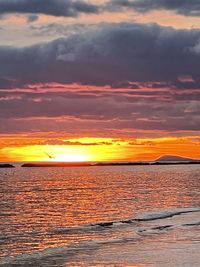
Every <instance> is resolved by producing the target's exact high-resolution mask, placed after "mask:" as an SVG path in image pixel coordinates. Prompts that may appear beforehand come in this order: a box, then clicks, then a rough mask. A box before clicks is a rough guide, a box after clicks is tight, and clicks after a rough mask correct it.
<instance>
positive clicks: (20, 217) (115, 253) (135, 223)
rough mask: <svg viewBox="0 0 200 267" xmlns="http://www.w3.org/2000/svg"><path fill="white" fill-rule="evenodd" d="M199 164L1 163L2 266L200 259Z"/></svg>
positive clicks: (167, 265) (192, 265)
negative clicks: (28, 165)
mask: <svg viewBox="0 0 200 267" xmlns="http://www.w3.org/2000/svg"><path fill="white" fill-rule="evenodd" d="M199 251H200V165H195V166H194V165H181V166H113V167H111V166H101V167H100V166H96V167H68V168H20V167H17V168H15V169H0V266H17V267H18V266H19V267H20V266H23V267H25V266H34V267H40V266H41V267H65V266H132V267H146V266H153V267H160V266H164V267H172V266H173V267H176V266H177V267H179V266H181V267H182V266H186V267H199V266H200V253H199Z"/></svg>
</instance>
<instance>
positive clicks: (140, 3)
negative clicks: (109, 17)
mask: <svg viewBox="0 0 200 267" xmlns="http://www.w3.org/2000/svg"><path fill="white" fill-rule="evenodd" d="M107 6H108V9H109V10H111V11H112V10H116V9H119V8H132V9H134V10H135V11H138V12H149V11H153V10H170V11H174V12H176V13H177V14H181V15H185V16H199V15H200V2H199V1H197V0H112V1H110V2H109V3H108V4H107Z"/></svg>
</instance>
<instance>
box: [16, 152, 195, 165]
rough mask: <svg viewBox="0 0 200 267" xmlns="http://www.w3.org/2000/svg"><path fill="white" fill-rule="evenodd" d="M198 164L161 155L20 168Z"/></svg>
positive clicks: (51, 163) (52, 163)
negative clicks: (142, 158) (134, 159)
mask: <svg viewBox="0 0 200 267" xmlns="http://www.w3.org/2000/svg"><path fill="white" fill-rule="evenodd" d="M179 164H200V160H198V159H192V158H187V157H181V156H176V155H163V156H160V157H159V158H157V159H155V160H154V161H126V162H120V161H119V162H52V161H49V162H29V163H24V164H22V165H21V167H84V166H85V167H87V166H128V165H135V166H136V165H179Z"/></svg>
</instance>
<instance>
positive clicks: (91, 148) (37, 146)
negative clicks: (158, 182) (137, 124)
mask: <svg viewBox="0 0 200 267" xmlns="http://www.w3.org/2000/svg"><path fill="white" fill-rule="evenodd" d="M0 137H1V138H0V161H2V162H3V161H13V162H14V161H15V162H21V161H31V162H88V161H90V162H97V161H130V160H133V161H134V160H136V161H137V160H153V159H155V158H158V157H159V156H161V155H180V156H183V157H191V158H200V149H199V147H200V141H199V137H198V136H189V137H162V138H140V139H138V138H124V139H112V138H93V137H91V138H83V137H82V138H74V139H67V138H63V137H62V138H61V137H60V138H59V137H58V138H49V139H47V138H46V139H45V138H43V137H35V136H31V135H30V136H28V137H27V136H19V135H16V136H15V135H13V136H10V137H5V136H1V135H0Z"/></svg>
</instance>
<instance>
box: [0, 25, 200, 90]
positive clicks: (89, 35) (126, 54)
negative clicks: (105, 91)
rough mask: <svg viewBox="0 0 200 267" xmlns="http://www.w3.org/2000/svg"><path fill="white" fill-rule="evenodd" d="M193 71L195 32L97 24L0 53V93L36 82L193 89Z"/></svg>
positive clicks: (199, 63) (198, 53)
mask: <svg viewBox="0 0 200 267" xmlns="http://www.w3.org/2000/svg"><path fill="white" fill-rule="evenodd" d="M199 69H200V30H175V29H173V28H167V27H166V28H165V27H161V26H158V25H156V24H149V25H143V24H136V23H119V24H102V25H99V26H94V27H91V29H89V30H88V29H83V30H82V32H81V33H79V34H71V35H70V36H68V37H66V38H59V39H57V40H54V41H51V42H48V43H41V44H37V45H33V46H29V47H22V48H16V47H7V46H3V47H2V46H1V47H0V87H1V88H2V87H4V86H7V87H9V86H10V87H12V86H14V85H16V84H18V85H24V84H27V83H39V82H60V83H74V82H75V83H80V84H90V85H116V84H118V83H121V82H147V81H164V82H177V81H179V77H182V76H188V77H191V80H192V81H194V82H195V83H197V84H199V79H200V74H199ZM194 82H192V83H194Z"/></svg>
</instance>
